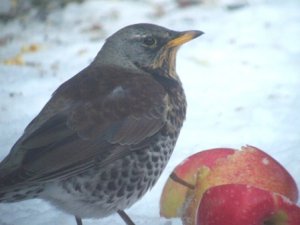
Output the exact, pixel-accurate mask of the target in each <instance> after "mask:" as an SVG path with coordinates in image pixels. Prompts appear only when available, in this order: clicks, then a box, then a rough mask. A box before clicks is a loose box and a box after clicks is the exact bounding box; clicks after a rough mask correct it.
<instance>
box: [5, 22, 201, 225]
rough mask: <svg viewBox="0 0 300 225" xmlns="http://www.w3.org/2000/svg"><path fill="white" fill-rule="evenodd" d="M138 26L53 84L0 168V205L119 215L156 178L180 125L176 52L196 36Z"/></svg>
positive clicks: (182, 109)
mask: <svg viewBox="0 0 300 225" xmlns="http://www.w3.org/2000/svg"><path fill="white" fill-rule="evenodd" d="M203 33H204V32H202V31H199V30H187V31H174V30H170V29H168V28H165V27H162V26H159V25H155V24H149V23H138V24H132V25H128V26H126V27H124V28H122V29H120V30H118V31H117V32H115V33H114V34H112V35H111V36H110V37H108V38H107V39H106V40H105V43H104V44H103V46H102V48H101V49H100V51H99V52H98V53H97V55H96V56H95V58H94V59H93V61H92V62H91V63H90V64H89V65H88V66H87V67H85V68H84V69H83V70H81V71H80V72H78V73H77V74H76V75H75V76H73V77H71V78H70V79H69V80H67V81H66V82H64V83H62V84H61V85H60V86H59V87H58V88H57V89H56V90H55V91H54V93H53V94H52V96H51V98H50V100H49V101H48V102H47V103H46V104H45V106H44V107H43V108H42V109H41V111H40V112H39V113H38V115H37V116H36V117H35V118H34V119H33V120H32V121H31V122H30V123H29V124H28V126H27V127H26V128H25V130H24V132H23V134H22V135H21V137H20V138H19V139H18V140H17V141H16V143H15V144H14V145H13V146H12V148H11V151H10V152H9V154H8V155H7V156H6V157H5V158H4V159H3V160H2V162H1V163H0V203H10V202H18V201H22V200H26V199H34V198H39V199H43V200H45V201H47V202H49V203H50V204H52V205H54V206H55V207H56V208H58V209H60V210H62V211H64V212H65V213H68V214H70V215H73V216H75V219H76V223H77V225H82V220H83V219H85V218H103V217H106V216H109V215H111V214H114V213H118V214H119V215H120V216H121V218H122V219H123V220H124V222H125V223H126V224H127V225H133V224H134V222H133V221H132V220H131V218H130V217H129V216H128V215H127V214H126V213H125V209H127V208H129V207H130V206H132V205H133V204H134V203H135V202H136V201H137V200H139V199H140V198H141V197H142V196H143V195H144V194H145V193H146V192H147V191H148V190H149V189H151V188H152V187H153V185H154V184H155V183H156V181H157V180H158V178H159V177H160V175H161V173H162V171H163V170H164V168H165V166H166V164H167V162H168V160H169V158H170V156H171V154H172V152H173V150H174V147H175V144H176V141H177V139H178V136H179V133H180V130H181V128H182V125H183V122H184V120H185V117H186V108H187V103H186V97H185V93H184V89H183V86H182V83H181V81H180V78H179V76H178V74H177V73H176V53H177V50H178V49H179V47H180V46H181V45H182V44H184V43H186V42H188V41H190V40H192V39H194V38H197V37H199V36H200V35H202V34H203Z"/></svg>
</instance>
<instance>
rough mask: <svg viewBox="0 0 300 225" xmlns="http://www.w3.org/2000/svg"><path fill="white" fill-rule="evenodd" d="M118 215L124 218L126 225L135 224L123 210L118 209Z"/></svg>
mask: <svg viewBox="0 0 300 225" xmlns="http://www.w3.org/2000/svg"><path fill="white" fill-rule="evenodd" d="M118 214H119V216H121V218H122V219H123V220H124V222H125V223H126V224H127V225H135V224H134V222H133V221H132V220H131V219H130V217H129V216H128V215H127V214H126V213H125V212H124V211H123V210H118Z"/></svg>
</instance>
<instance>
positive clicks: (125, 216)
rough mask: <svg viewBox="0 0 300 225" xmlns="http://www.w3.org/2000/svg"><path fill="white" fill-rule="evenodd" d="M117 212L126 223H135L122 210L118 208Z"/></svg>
mask: <svg viewBox="0 0 300 225" xmlns="http://www.w3.org/2000/svg"><path fill="white" fill-rule="evenodd" d="M118 214H119V216H121V218H122V219H123V220H124V222H125V223H126V224H127V225H135V224H134V222H133V221H132V220H131V219H130V217H129V216H128V215H127V214H126V213H125V212H124V211H123V210H118ZM77 225H78V224H77Z"/></svg>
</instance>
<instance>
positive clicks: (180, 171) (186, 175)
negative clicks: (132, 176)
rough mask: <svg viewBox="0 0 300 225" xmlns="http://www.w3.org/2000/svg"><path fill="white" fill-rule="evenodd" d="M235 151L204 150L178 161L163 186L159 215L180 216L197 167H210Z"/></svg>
mask: <svg viewBox="0 0 300 225" xmlns="http://www.w3.org/2000/svg"><path fill="white" fill-rule="evenodd" d="M235 151H236V150H235V149H229V148H216V149H210V150H205V151H201V152H198V153H196V154H194V155H191V156H190V157H188V158H187V159H185V160H184V161H183V162H182V163H180V164H179V165H178V166H177V167H176V168H175V169H174V170H173V172H172V174H171V175H170V177H169V179H168V180H167V182H166V184H165V186H164V189H163V192H162V195H161V199H160V215H161V216H163V217H166V218H171V217H180V216H181V214H182V210H183V205H184V202H185V200H186V196H187V195H188V191H189V190H191V189H194V186H195V183H196V177H197V171H198V169H199V168H201V167H202V166H206V167H208V168H212V167H214V166H215V164H216V161H217V160H218V159H220V158H224V157H227V156H228V155H231V154H233V153H234V152H235ZM191 191H192V190H191Z"/></svg>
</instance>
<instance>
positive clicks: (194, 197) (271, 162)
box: [181, 146, 298, 225]
mask: <svg viewBox="0 0 300 225" xmlns="http://www.w3.org/2000/svg"><path fill="white" fill-rule="evenodd" d="M231 183H234V184H245V185H251V186H254V187H257V188H261V189H265V190H268V191H271V192H275V193H279V194H281V195H283V196H285V197H287V198H288V199H290V201H292V202H297V199H298V189H297V185H296V183H295V181H294V179H293V178H292V176H291V175H290V174H289V173H288V172H287V170H286V169H285V168H284V167H283V166H281V165H280V164H279V163H278V162H277V161H276V160H275V159H273V158H272V157H271V156H269V155H268V154H266V153H265V152H263V151H261V150H259V149H258V148H255V147H252V146H246V147H242V151H236V152H235V153H234V154H232V155H229V156H227V157H226V158H223V159H220V160H218V161H217V162H216V164H215V166H214V167H212V168H208V167H201V168H200V169H199V171H198V177H197V181H196V185H195V191H194V192H192V193H191V196H189V199H190V201H189V203H188V205H187V206H186V209H185V210H184V213H183V215H182V217H181V218H182V220H183V223H184V224H185V225H194V224H195V218H196V210H197V208H198V207H199V203H200V201H201V198H202V195H203V193H204V192H205V191H206V190H208V189H209V188H211V187H214V186H218V185H223V184H231Z"/></svg>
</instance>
